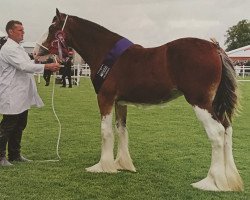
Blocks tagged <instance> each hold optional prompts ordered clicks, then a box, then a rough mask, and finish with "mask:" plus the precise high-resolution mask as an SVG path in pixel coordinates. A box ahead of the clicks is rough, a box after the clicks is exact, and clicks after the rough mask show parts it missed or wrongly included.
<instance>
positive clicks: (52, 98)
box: [39, 55, 62, 162]
mask: <svg viewBox="0 0 250 200" xmlns="http://www.w3.org/2000/svg"><path fill="white" fill-rule="evenodd" d="M53 57H54V61H55V63H58V62H57V59H56V56H55V55H53ZM53 76H54V80H53V89H52V95H51V105H52V110H53V113H54V115H55V117H56V120H57V122H58V126H59V132H58V138H57V144H56V155H57V158H58V159H53V160H42V161H39V162H58V161H60V159H61V157H60V155H59V144H60V139H61V133H62V125H61V122H60V120H59V118H58V116H57V114H56V111H55V104H54V96H55V85H56V72H54V73H53Z"/></svg>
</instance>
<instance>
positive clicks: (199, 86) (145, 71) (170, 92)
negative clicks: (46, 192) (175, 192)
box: [36, 9, 243, 191]
mask: <svg viewBox="0 0 250 200" xmlns="http://www.w3.org/2000/svg"><path fill="white" fill-rule="evenodd" d="M67 47H72V48H73V49H74V50H75V51H76V52H77V53H78V54H79V55H80V56H81V57H82V58H84V60H85V61H86V62H87V63H88V65H89V66H90V70H91V77H90V78H91V81H92V83H93V85H94V88H95V92H96V94H97V101H98V106H99V110H100V116H101V136H102V145H101V157H100V161H99V162H98V163H97V164H95V165H93V166H91V167H88V168H86V170H87V171H88V172H106V173H116V172H118V171H119V170H128V171H131V172H136V169H135V167H134V164H133V161H132V159H131V156H130V153H129V148H128V141H129V140H128V131H127V128H126V117H127V105H128V104H135V105H142V104H143V105H157V104H161V103H166V102H168V101H172V100H174V99H176V98H177V97H179V96H181V95H184V97H185V99H186V101H187V103H189V104H190V105H191V106H192V108H193V110H194V112H195V114H196V116H197V118H198V120H199V121H200V122H201V124H202V125H203V127H204V129H205V131H206V134H207V136H208V139H209V140H210V142H211V146H212V154H211V165H210V168H209V170H208V173H207V176H206V177H205V178H204V179H202V180H201V181H198V182H196V183H193V184H192V186H193V187H195V188H198V189H202V190H209V191H243V181H242V179H241V176H240V174H239V172H238V170H237V167H236V165H235V162H234V157H233V151H232V133H233V129H232V125H231V124H232V118H233V116H234V114H235V113H236V111H237V105H238V94H237V90H238V87H237V81H236V76H235V71H234V69H233V65H232V62H231V61H230V59H229V58H228V56H227V55H226V53H225V51H224V50H223V49H222V48H221V47H220V46H219V44H218V43H217V42H216V40H212V41H208V40H203V39H199V38H180V39H177V40H174V41H171V42H168V43H166V44H164V45H161V46H159V47H153V48H144V47H143V46H141V45H138V44H134V43H132V42H131V41H129V40H128V39H126V38H124V37H122V36H121V35H119V34H117V33H114V32H112V31H110V30H108V29H106V28H104V27H102V26H101V25H99V24H96V23H94V22H91V21H88V20H86V19H82V18H79V17H77V16H72V15H66V14H65V13H60V12H59V10H58V9H56V16H55V17H54V18H53V20H52V24H51V25H50V26H49V29H48V36H47V38H46V39H45V40H44V41H43V42H42V44H41V45H40V47H38V48H37V52H36V54H37V55H40V56H41V55H46V54H49V53H55V52H57V53H58V52H61V54H62V52H66V50H67ZM46 49H47V50H46ZM59 54H60V53H59ZM113 108H114V109H115V111H114V113H115V120H116V125H115V126H116V129H117V132H118V140H119V141H118V151H117V156H116V158H114V155H113V148H114V135H113V131H112V114H113Z"/></svg>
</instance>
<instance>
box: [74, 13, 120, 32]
mask: <svg viewBox="0 0 250 200" xmlns="http://www.w3.org/2000/svg"><path fill="white" fill-rule="evenodd" d="M71 17H72V18H73V19H74V20H75V21H76V22H78V23H79V24H84V25H85V26H86V27H88V28H89V29H90V30H93V29H95V31H97V32H99V33H101V34H103V33H107V32H110V33H111V32H112V31H110V30H108V29H107V28H105V27H103V26H101V25H99V24H97V23H95V22H92V21H89V20H86V19H83V18H80V17H77V16H72V15H71ZM112 33H113V34H116V35H117V36H119V35H118V34H117V33H114V32H112Z"/></svg>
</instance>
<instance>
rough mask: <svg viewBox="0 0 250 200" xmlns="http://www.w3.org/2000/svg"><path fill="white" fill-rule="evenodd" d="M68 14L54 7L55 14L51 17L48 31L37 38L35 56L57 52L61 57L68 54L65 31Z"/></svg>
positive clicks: (67, 38) (67, 39)
mask: <svg viewBox="0 0 250 200" xmlns="http://www.w3.org/2000/svg"><path fill="white" fill-rule="evenodd" d="M67 19H68V15H65V14H63V13H60V12H59V10H58V9H56V16H55V17H54V18H53V21H52V24H51V25H50V26H49V29H48V31H47V32H46V33H45V34H44V35H43V36H42V37H41V38H40V39H39V41H38V42H37V45H36V47H35V48H34V55H35V56H36V57H40V56H44V55H48V54H57V55H58V56H59V57H60V58H61V59H62V58H63V57H66V56H68V45H67V44H68V41H69V37H68V36H67V32H66V31H65V25H66V23H67Z"/></svg>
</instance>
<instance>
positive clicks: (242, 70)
mask: <svg viewBox="0 0 250 200" xmlns="http://www.w3.org/2000/svg"><path fill="white" fill-rule="evenodd" d="M234 69H235V72H236V74H237V75H238V76H242V78H245V76H249V75H250V66H245V65H242V66H239V65H236V66H234Z"/></svg>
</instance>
